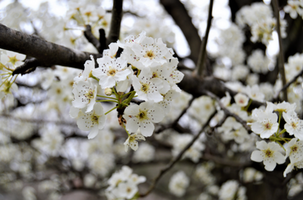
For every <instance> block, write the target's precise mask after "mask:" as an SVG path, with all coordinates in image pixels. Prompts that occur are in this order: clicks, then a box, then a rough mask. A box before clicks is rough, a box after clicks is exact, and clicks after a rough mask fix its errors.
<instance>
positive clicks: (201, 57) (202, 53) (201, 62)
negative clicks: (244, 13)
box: [197, 0, 214, 77]
mask: <svg viewBox="0 0 303 200" xmlns="http://www.w3.org/2000/svg"><path fill="white" fill-rule="evenodd" d="M213 5H214V0H210V3H209V8H208V19H207V27H206V32H205V36H204V38H203V41H202V44H201V47H200V54H199V59H198V63H197V75H198V76H199V77H203V76H204V75H205V74H204V73H205V69H204V66H205V55H206V45H207V41H208V35H209V31H210V27H211V21H212V19H213V16H212V10H213Z"/></svg>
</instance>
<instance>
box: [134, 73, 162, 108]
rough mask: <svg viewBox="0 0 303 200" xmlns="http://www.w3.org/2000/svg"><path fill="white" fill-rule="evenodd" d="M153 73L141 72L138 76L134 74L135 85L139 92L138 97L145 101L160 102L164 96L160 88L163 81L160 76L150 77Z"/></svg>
mask: <svg viewBox="0 0 303 200" xmlns="http://www.w3.org/2000/svg"><path fill="white" fill-rule="evenodd" d="M150 77H152V75H151V74H150V75H146V74H145V73H141V74H140V75H139V76H138V77H136V76H133V77H132V80H133V86H134V89H135V91H136V92H137V94H138V98H140V99H143V100H145V101H152V102H155V103H157V102H160V101H162V100H163V96H162V95H161V94H160V89H162V87H163V81H162V80H161V79H160V78H150Z"/></svg>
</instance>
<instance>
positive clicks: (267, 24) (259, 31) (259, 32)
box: [236, 3, 286, 45]
mask: <svg viewBox="0 0 303 200" xmlns="http://www.w3.org/2000/svg"><path fill="white" fill-rule="evenodd" d="M236 22H237V24H238V25H239V26H240V27H242V28H244V27H245V25H248V26H249V27H250V28H251V33H252V37H251V41H253V42H257V41H260V42H262V43H264V44H265V45H267V44H268V42H269V41H270V40H272V33H273V31H274V30H275V27H276V19H275V18H274V17H273V12H272V9H271V7H270V6H269V5H266V4H264V3H253V4H251V5H250V6H243V7H242V8H241V9H240V10H239V11H238V12H237V14H236ZM280 22H281V34H282V37H286V32H285V28H286V21H285V20H284V19H281V21H280Z"/></svg>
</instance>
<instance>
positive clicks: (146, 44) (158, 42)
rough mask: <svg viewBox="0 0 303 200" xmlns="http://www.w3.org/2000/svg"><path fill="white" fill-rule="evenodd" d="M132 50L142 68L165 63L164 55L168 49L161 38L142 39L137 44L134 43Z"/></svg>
mask: <svg viewBox="0 0 303 200" xmlns="http://www.w3.org/2000/svg"><path fill="white" fill-rule="evenodd" d="M132 49H133V51H134V52H135V53H136V55H138V56H139V57H140V62H142V64H143V65H144V66H148V67H155V66H157V65H162V64H164V63H165V62H166V58H165V55H166V54H167V52H168V49H167V47H166V45H165V44H164V43H163V42H162V39H161V38H159V39H153V38H151V37H144V38H143V39H142V41H140V43H139V44H137V43H135V44H134V46H133V47H132ZM168 59H170V58H168Z"/></svg>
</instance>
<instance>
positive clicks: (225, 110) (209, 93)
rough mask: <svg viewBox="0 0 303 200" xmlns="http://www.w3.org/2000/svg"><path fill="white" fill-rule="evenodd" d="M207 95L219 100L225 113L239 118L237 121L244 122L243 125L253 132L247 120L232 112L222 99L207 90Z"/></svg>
mask: <svg viewBox="0 0 303 200" xmlns="http://www.w3.org/2000/svg"><path fill="white" fill-rule="evenodd" d="M207 95H208V96H210V97H211V98H213V99H215V100H216V101H217V103H218V104H219V106H220V108H221V109H222V110H223V111H224V113H225V115H227V116H231V117H233V118H235V119H236V120H237V122H239V123H240V124H242V126H243V127H244V128H245V129H246V130H247V131H248V132H251V129H250V127H249V126H248V125H247V122H246V121H245V120H243V119H242V118H241V117H239V116H238V115H237V114H235V113H232V112H230V111H229V110H228V109H227V108H226V107H225V106H224V105H223V104H222V103H221V101H220V99H219V98H218V97H217V96H216V95H214V94H213V93H211V92H207Z"/></svg>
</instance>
